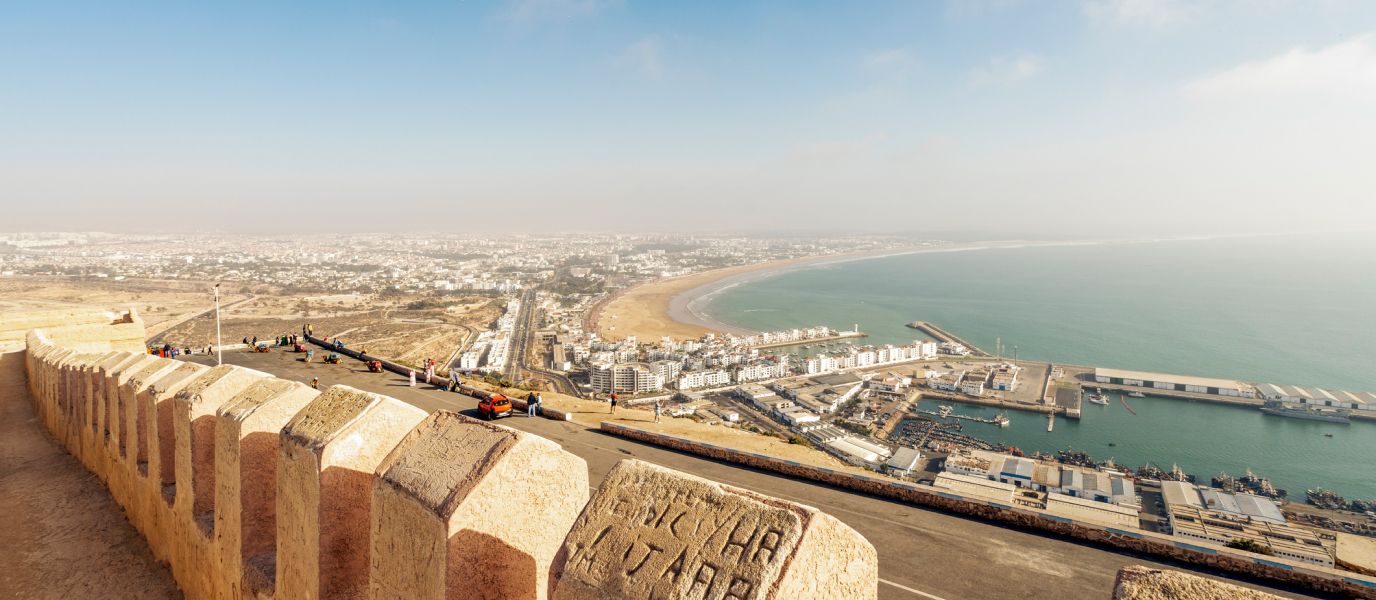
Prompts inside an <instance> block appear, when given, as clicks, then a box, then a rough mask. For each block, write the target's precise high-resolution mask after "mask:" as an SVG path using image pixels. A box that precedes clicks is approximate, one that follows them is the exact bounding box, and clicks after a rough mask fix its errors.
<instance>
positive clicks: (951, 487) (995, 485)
mask: <svg viewBox="0 0 1376 600" xmlns="http://www.w3.org/2000/svg"><path fill="white" fill-rule="evenodd" d="M932 487H934V488H937V489H939V490H945V491H947V492H949V493H952V494H956V495H958V496H961V497H964V498H978V499H980V500H984V501H986V502H997V503H999V504H1004V505H1008V506H1011V505H1012V504H1013V493H1014V492H1015V491H1016V490H1017V489H1018V488H1017V486H1015V485H1013V484H1011V483H999V482H997V481H990V480H989V479H988V478H985V477H972V476H970V475H957V474H955V473H942V474H940V475H937V476H936V481H934V482H932Z"/></svg>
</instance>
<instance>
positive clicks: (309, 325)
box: [306, 323, 315, 336]
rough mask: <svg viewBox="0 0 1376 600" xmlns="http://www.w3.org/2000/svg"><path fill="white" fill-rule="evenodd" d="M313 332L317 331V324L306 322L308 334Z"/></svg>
mask: <svg viewBox="0 0 1376 600" xmlns="http://www.w3.org/2000/svg"><path fill="white" fill-rule="evenodd" d="M312 333H315V326H314V325H311V324H310V323H306V335H307V336H310V335H311V334H312Z"/></svg>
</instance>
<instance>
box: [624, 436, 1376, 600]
mask: <svg viewBox="0 0 1376 600" xmlns="http://www.w3.org/2000/svg"><path fill="white" fill-rule="evenodd" d="M602 431H604V432H607V433H610V434H612V435H617V436H621V437H625V438H630V439H634V440H639V441H642V442H647V443H651V444H655V445H658V446H664V447H667V448H673V449H675V450H681V451H684V452H691V453H693V454H698V455H701V456H706V457H710V458H715V459H718V460H725V461H730V462H734V463H738V464H743V465H747V466H751V467H755V468H758V469H764V470H768V471H774V472H778V473H783V474H785V475H789V476H792V477H798V478H802V479H810V480H813V481H818V482H822V483H826V484H829V485H833V486H836V487H840V488H846V489H851V490H856V491H860V492H864V493H867V494H873V495H875V496H882V497H885V498H892V499H895V500H899V501H902V502H908V503H911V504H918V505H922V506H930V507H933V508H939V509H942V510H946V511H950V512H954V513H960V514H964V515H970V516H973V517H979V518H981V519H986V520H990V521H996V522H999V523H1003V524H1006V525H1011V526H1015V527H1023V528H1028V529H1037V530H1041V531H1046V532H1049V533H1054V534H1056V535H1062V536H1066V537H1070V538H1074V539H1079V540H1084V541H1088V542H1093V543H1096V544H1100V545H1104V546H1108V547H1111V548H1116V549H1120V550H1127V551H1130V552H1137V553H1141V554H1148V555H1152V556H1158V557H1161V558H1165V559H1169V560H1175V561H1179V562H1183V563H1189V564H1195V565H1201V566H1205V567H1208V568H1212V569H1218V570H1221V571H1227V572H1230V573H1235V574H1238V575H1243V576H1247V577H1254V578H1258V579H1266V580H1272V581H1277V582H1281V583H1284V584H1286V585H1291V586H1296V587H1301V588H1308V589H1312V590H1315V591H1320V592H1325V593H1331V594H1344V595H1347V596H1349V597H1356V598H1376V577H1367V576H1363V575H1358V574H1356V573H1349V572H1344V571H1338V570H1334V569H1325V568H1322V567H1317V566H1312V565H1305V564H1302V563H1299V562H1295V561H1289V560H1286V559H1282V558H1275V557H1263V556H1261V555H1258V554H1252V553H1249V552H1243V551H1241V550H1233V549H1231V548H1224V547H1219V546H1205V545H1199V544H1187V543H1184V542H1181V541H1178V540H1177V539H1176V538H1173V537H1170V536H1166V535H1161V534H1157V533H1153V532H1149V531H1141V530H1132V531H1128V530H1124V529H1118V528H1114V527H1109V526H1106V525H1102V524H1099V523H1093V522H1085V521H1076V520H1073V519H1067V518H1065V517H1060V516H1054V515H1049V514H1045V513H1040V512H1037V511H1035V510H1029V509H1025V508H1018V507H1014V506H1005V505H1002V504H997V503H994V502H988V501H985V500H980V499H976V498H964V497H961V496H959V495H956V494H950V493H946V492H941V491H937V490H936V489H935V488H932V487H930V486H923V485H916V484H911V483H907V482H902V481H898V480H894V479H889V478H887V477H882V476H878V475H876V476H874V477H869V476H865V475H856V474H851V473H846V472H841V471H833V470H831V469H826V468H823V467H818V466H813V465H805V464H800V463H796V462H793V461H787V460H782V459H779V458H774V457H770V456H765V455H762V454H753V453H749V452H743V451H740V450H734V449H731V448H724V447H721V446H715V445H712V444H707V443H704V442H699V441H695V440H690V439H686V438H678V437H672V436H667V435H664V434H660V433H656V432H653V431H648V430H645V429H641V428H638V427H633V426H629V425H624V424H620V423H611V422H605V421H604V422H603V423H602Z"/></svg>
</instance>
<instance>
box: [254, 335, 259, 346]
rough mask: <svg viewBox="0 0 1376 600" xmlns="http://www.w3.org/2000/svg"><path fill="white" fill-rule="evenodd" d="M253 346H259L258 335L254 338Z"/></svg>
mask: <svg viewBox="0 0 1376 600" xmlns="http://www.w3.org/2000/svg"><path fill="white" fill-rule="evenodd" d="M253 345H254V346H257V345H258V336H256V335H255V336H253Z"/></svg>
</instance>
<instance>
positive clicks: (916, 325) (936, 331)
mask: <svg viewBox="0 0 1376 600" xmlns="http://www.w3.org/2000/svg"><path fill="white" fill-rule="evenodd" d="M908 327H911V328H913V329H916V330H918V331H921V332H923V333H925V334H927V335H930V336H932V337H934V338H936V341H938V342H951V343H955V344H960V345H962V346H965V347H966V348H969V349H970V352H971V353H973V355H974V356H993V355H992V354H990V353H988V352H985V351H983V350H980V349H979V348H977V347H975V345H974V344H971V343H970V342H967V341H965V340H962V339H960V338H958V337H956V336H954V335H951V334H949V333H946V330H944V329H942V328H940V327H937V326H936V325H933V324H931V323H928V322H926V321H913V322H912V323H908Z"/></svg>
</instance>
